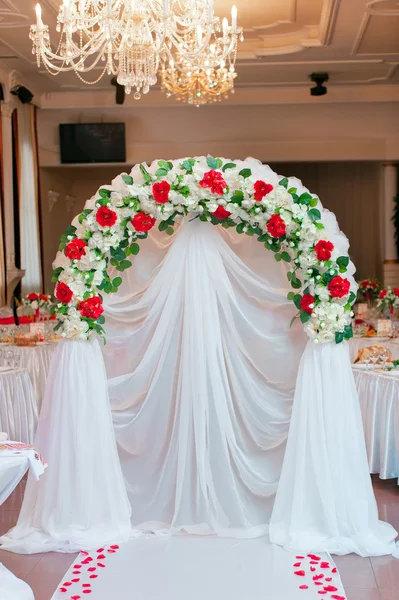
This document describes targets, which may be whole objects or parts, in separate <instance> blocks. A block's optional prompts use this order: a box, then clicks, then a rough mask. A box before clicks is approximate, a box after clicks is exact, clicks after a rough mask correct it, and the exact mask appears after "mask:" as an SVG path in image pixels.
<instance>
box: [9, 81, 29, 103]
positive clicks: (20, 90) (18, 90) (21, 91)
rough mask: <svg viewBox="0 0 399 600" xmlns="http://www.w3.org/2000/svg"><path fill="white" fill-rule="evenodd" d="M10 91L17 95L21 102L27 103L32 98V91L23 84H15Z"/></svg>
mask: <svg viewBox="0 0 399 600" xmlns="http://www.w3.org/2000/svg"><path fill="white" fill-rule="evenodd" d="M11 93H12V94H14V96H17V97H18V98H19V100H20V101H21V102H22V104H29V103H30V102H32V100H33V94H32V92H31V91H29V90H28V88H26V87H24V86H23V85H16V86H15V87H13V88H12V90H11Z"/></svg>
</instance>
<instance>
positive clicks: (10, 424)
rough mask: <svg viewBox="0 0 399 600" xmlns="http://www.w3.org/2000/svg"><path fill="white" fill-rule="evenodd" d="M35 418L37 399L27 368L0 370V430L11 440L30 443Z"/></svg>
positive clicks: (32, 436) (34, 427) (36, 414)
mask: <svg viewBox="0 0 399 600" xmlns="http://www.w3.org/2000/svg"><path fill="white" fill-rule="evenodd" d="M6 368H7V367H1V369H6ZM37 420H38V408H37V400H36V395H35V392H34V389H33V386H32V382H31V380H30V377H29V373H28V372H27V370H26V369H15V370H7V371H0V430H1V431H5V432H6V433H7V434H8V437H9V438H10V439H12V440H18V441H19V442H24V443H25V444H32V443H33V440H34V437H35V433H36V427H37Z"/></svg>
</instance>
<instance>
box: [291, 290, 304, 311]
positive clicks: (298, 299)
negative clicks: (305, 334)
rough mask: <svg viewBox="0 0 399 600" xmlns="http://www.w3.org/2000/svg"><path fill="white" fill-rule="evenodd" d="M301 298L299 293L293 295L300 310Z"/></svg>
mask: <svg viewBox="0 0 399 600" xmlns="http://www.w3.org/2000/svg"><path fill="white" fill-rule="evenodd" d="M292 293H294V292H292ZM301 300H302V296H301V294H295V295H294V299H293V301H294V304H295V306H296V307H297V309H298V310H301Z"/></svg>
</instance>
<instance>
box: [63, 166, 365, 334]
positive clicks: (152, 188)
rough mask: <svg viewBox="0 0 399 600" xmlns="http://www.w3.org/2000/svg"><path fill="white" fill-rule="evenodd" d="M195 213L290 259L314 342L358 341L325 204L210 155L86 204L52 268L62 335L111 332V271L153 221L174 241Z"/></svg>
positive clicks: (154, 171)
mask: <svg viewBox="0 0 399 600" xmlns="http://www.w3.org/2000/svg"><path fill="white" fill-rule="evenodd" d="M193 213H196V214H197V217H198V218H199V219H200V220H201V221H205V222H210V223H212V224H213V225H221V226H222V227H224V228H230V227H235V228H236V231H237V233H239V234H246V235H248V236H257V239H258V241H259V242H261V243H262V245H264V247H265V248H266V249H268V250H271V251H273V252H274V256H275V259H276V260H277V261H285V262H287V263H290V265H291V267H292V268H291V270H289V271H288V273H287V277H288V280H289V281H290V284H291V287H292V288H293V289H294V290H296V292H294V291H292V292H290V293H289V296H288V297H289V299H290V300H292V301H293V302H294V304H295V306H296V308H297V309H298V314H297V315H296V316H297V317H299V318H300V320H301V322H302V323H303V324H305V331H306V333H307V334H308V336H309V337H310V338H311V339H314V340H315V341H316V342H330V341H333V340H335V342H336V343H340V342H342V341H343V340H348V339H350V338H351V337H352V328H351V317H352V316H353V314H352V312H351V306H352V304H353V302H354V301H355V298H356V294H355V287H354V283H352V289H351V282H350V280H349V279H347V278H346V277H342V274H345V273H346V272H347V269H348V265H349V256H348V255H347V254H346V253H345V254H343V255H341V254H340V253H339V251H338V249H336V248H335V246H334V244H333V243H332V241H331V239H330V234H329V232H328V231H326V229H325V225H324V223H323V221H322V218H321V211H320V202H319V199H318V198H317V197H316V196H312V195H311V194H310V193H309V192H307V191H305V192H303V193H298V189H297V187H295V186H289V181H288V179H287V178H282V179H281V180H279V181H278V183H276V182H273V183H271V181H270V178H265V179H259V178H257V177H256V176H255V175H254V174H253V172H252V169H251V168H250V166H246V167H245V166H244V167H242V166H241V167H240V166H237V164H236V163H234V162H231V161H229V160H222V159H220V158H213V157H209V156H208V157H207V158H205V157H201V158H186V159H184V160H182V161H180V162H179V161H176V162H175V164H173V163H172V162H171V161H165V160H159V161H157V162H156V163H153V164H152V165H151V167H150V168H149V169H148V168H147V167H146V166H145V165H140V166H139V170H137V169H136V173H135V175H134V177H132V175H127V174H123V175H121V177H120V178H118V180H117V181H116V182H115V187H114V188H113V187H107V186H104V187H102V188H101V189H100V190H99V191H98V194H97V195H96V196H95V197H94V198H93V199H92V200H90V201H89V202H87V203H86V206H85V208H84V210H83V212H82V213H81V214H80V215H79V216H78V217H76V218H75V219H74V221H73V223H72V225H70V226H69V227H68V229H67V230H66V231H65V233H64V235H63V236H62V238H61V244H60V252H59V254H58V256H57V258H56V260H55V262H54V267H55V269H54V274H53V281H54V282H55V283H57V285H56V289H55V296H56V298H57V299H58V301H59V303H58V305H57V306H56V307H55V312H56V314H57V315H58V318H59V323H58V329H59V330H60V331H61V335H62V336H64V337H67V338H75V339H86V338H88V337H89V336H90V334H91V332H93V331H94V332H96V333H98V334H100V335H105V331H104V328H103V327H102V325H103V324H104V322H105V319H104V317H103V316H102V313H103V307H102V297H101V293H103V292H104V293H112V292H117V291H118V287H119V286H120V284H121V283H122V278H121V277H115V278H114V279H112V280H111V279H110V277H109V274H108V267H109V265H112V266H114V267H115V268H116V270H117V271H121V272H123V271H125V270H126V269H128V268H129V267H130V266H131V264H132V263H131V260H130V258H129V257H134V256H136V255H137V254H138V252H139V250H140V245H139V243H140V242H141V241H142V240H143V239H145V238H146V237H147V236H148V231H150V230H151V229H152V228H153V227H154V226H155V224H156V222H159V225H158V227H159V230H160V231H164V232H165V233H166V234H167V235H173V232H174V225H175V223H176V220H177V219H179V218H181V217H186V216H188V215H190V214H193ZM298 273H299V277H298Z"/></svg>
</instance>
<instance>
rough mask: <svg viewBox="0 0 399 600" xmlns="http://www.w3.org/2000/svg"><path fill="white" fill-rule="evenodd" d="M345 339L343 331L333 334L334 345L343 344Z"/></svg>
mask: <svg viewBox="0 0 399 600" xmlns="http://www.w3.org/2000/svg"><path fill="white" fill-rule="evenodd" d="M344 339H345V336H344V332H343V331H336V332H335V343H336V344H340V343H341V342H343V341H344Z"/></svg>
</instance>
